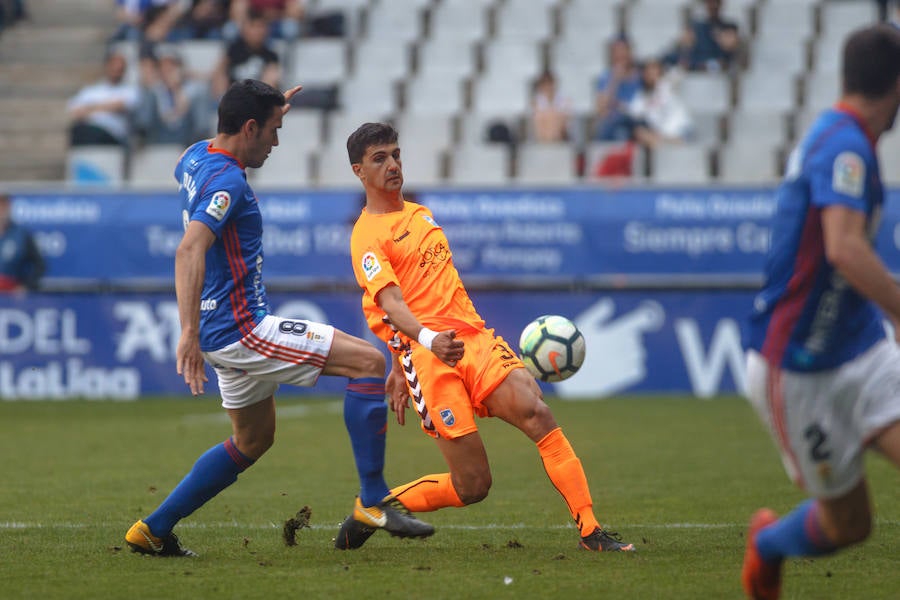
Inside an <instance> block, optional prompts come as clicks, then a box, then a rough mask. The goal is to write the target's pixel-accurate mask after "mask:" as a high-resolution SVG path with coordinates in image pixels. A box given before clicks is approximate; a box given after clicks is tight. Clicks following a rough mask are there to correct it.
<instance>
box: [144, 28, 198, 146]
mask: <svg viewBox="0 0 900 600" xmlns="http://www.w3.org/2000/svg"><path fill="white" fill-rule="evenodd" d="M144 64H146V67H145V68H144V69H143V71H142V74H141V100H140V104H139V107H138V110H137V115H136V117H135V122H136V125H137V128H138V129H139V130H140V132H141V134H142V137H143V139H144V141H145V142H146V143H148V144H178V145H181V146H187V145H190V144H192V143H194V142H196V141H197V140H200V139H203V138H204V137H207V136H208V135H209V134H210V131H209V124H210V123H211V122H212V113H211V111H210V107H211V106H212V100H211V98H210V96H209V92H208V88H207V86H206V85H205V84H204V83H202V82H200V81H196V80H193V79H189V78H188V77H187V75H186V73H185V70H184V65H183V64H182V61H181V56H180V54H179V53H178V48H177V47H175V46H173V45H160V46H157V47H156V49H155V53H154V54H153V55H150V56H148V57H146V60H145V61H144Z"/></svg>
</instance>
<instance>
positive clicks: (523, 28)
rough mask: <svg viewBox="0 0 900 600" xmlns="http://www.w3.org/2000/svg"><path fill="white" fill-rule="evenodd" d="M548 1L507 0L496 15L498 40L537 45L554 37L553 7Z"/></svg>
mask: <svg viewBox="0 0 900 600" xmlns="http://www.w3.org/2000/svg"><path fill="white" fill-rule="evenodd" d="M554 3H555V2H553V1H551V2H548V1H547V0H543V2H542V1H541V0H506V2H504V3H503V4H501V5H500V8H499V9H498V10H497V12H496V13H495V15H496V21H495V22H496V23H497V31H496V37H497V38H498V39H515V40H524V41H530V42H532V43H536V42H539V41H542V40H546V39H549V38H550V37H551V36H552V35H553V5H554Z"/></svg>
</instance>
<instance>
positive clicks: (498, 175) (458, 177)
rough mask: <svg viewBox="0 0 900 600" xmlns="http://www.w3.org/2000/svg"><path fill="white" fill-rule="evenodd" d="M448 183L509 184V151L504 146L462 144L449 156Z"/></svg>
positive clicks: (464, 184)
mask: <svg viewBox="0 0 900 600" xmlns="http://www.w3.org/2000/svg"><path fill="white" fill-rule="evenodd" d="M449 164H450V174H449V177H448V181H449V183H453V184H455V185H462V186H499V185H506V184H508V183H509V182H510V176H509V149H508V147H507V146H506V145H504V144H477V143H476V144H464V145H460V146H456V147H454V148H453V152H452V153H451V155H450V163H449Z"/></svg>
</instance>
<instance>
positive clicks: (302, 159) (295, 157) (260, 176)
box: [249, 143, 350, 189]
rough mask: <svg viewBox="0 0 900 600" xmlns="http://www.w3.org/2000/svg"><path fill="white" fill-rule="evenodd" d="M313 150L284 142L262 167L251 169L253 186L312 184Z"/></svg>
mask: <svg viewBox="0 0 900 600" xmlns="http://www.w3.org/2000/svg"><path fill="white" fill-rule="evenodd" d="M311 152H312V150H311V149H309V148H305V147H292V146H291V145H290V144H284V143H282V144H281V145H280V146H279V147H278V148H276V149H275V150H273V151H272V153H271V154H270V155H269V158H268V159H266V162H265V164H263V166H262V167H260V168H258V169H250V170H249V175H250V180H251V182H252V184H253V186H254V187H256V188H258V189H266V188H297V187H308V186H311V185H312V183H313V178H312V170H311V160H310V153H311ZM347 168H348V169H349V168H350V167H349V166H348V167H347Z"/></svg>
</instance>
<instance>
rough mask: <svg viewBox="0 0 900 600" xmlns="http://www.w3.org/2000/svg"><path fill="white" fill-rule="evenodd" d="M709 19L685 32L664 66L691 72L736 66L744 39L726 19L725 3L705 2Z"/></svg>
mask: <svg viewBox="0 0 900 600" xmlns="http://www.w3.org/2000/svg"><path fill="white" fill-rule="evenodd" d="M703 4H704V6H705V9H706V17H705V18H701V19H694V20H692V21H691V23H690V25H689V26H688V27H687V28H685V29H684V30H683V31H682V32H681V36H680V37H679V38H678V42H677V43H676V45H675V48H674V49H673V50H672V51H671V52H669V53H668V54H667V55H666V56H665V58H664V62H665V63H666V64H667V65H678V66H680V67H681V68H683V69H685V70H688V71H726V70H728V69H730V68H731V67H732V66H733V65H735V63H736V59H737V57H738V54H739V51H740V48H741V37H740V34H739V31H738V26H737V23H735V22H733V21H729V20H726V19H724V18H723V17H722V0H704V2H703Z"/></svg>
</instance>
